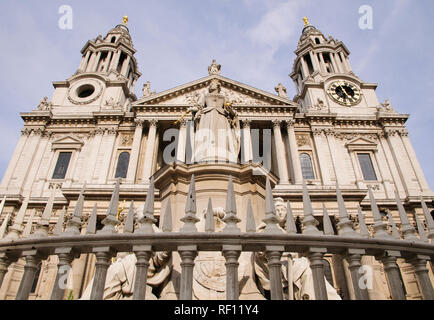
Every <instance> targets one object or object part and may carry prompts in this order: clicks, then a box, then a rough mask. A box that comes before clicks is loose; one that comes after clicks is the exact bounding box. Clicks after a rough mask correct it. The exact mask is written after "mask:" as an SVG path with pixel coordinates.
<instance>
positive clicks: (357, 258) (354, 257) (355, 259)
mask: <svg viewBox="0 0 434 320" xmlns="http://www.w3.org/2000/svg"><path fill="white" fill-rule="evenodd" d="M364 254H365V250H363V249H362V250H359V249H348V251H347V256H346V257H345V259H346V260H347V261H348V265H349V269H350V272H351V282H352V283H353V289H354V295H355V298H356V300H369V295H368V290H367V288H364V289H362V288H361V287H360V278H361V274H360V273H359V270H360V267H361V266H362V262H361V261H362V255H364Z"/></svg>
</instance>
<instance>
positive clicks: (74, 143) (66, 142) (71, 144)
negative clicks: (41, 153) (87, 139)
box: [51, 135, 84, 150]
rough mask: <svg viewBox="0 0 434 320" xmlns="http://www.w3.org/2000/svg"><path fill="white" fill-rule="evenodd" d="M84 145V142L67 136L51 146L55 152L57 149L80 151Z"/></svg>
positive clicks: (55, 141)
mask: <svg viewBox="0 0 434 320" xmlns="http://www.w3.org/2000/svg"><path fill="white" fill-rule="evenodd" d="M83 145H84V142H83V141H81V140H80V139H79V138H77V137H74V136H70V135H68V136H65V137H61V138H59V139H56V140H54V141H53V143H52V144H51V147H52V149H53V150H55V149H80V148H81V147H82V146H83Z"/></svg>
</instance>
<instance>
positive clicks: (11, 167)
mask: <svg viewBox="0 0 434 320" xmlns="http://www.w3.org/2000/svg"><path fill="white" fill-rule="evenodd" d="M29 136H30V130H28V129H27V128H24V129H23V130H22V131H21V137H20V139H19V140H18V143H17V146H16V147H15V151H14V153H13V155H12V158H11V160H10V162H9V165H8V168H7V170H6V172H5V174H4V176H3V180H2V183H1V186H0V187H1V188H2V189H6V188H7V186H8V184H9V181H10V180H11V178H12V174H13V172H14V170H15V167H16V166H17V164H18V160H19V159H20V157H21V154H22V153H23V151H24V150H25V149H24V146H25V145H26V142H27V140H28V139H29Z"/></svg>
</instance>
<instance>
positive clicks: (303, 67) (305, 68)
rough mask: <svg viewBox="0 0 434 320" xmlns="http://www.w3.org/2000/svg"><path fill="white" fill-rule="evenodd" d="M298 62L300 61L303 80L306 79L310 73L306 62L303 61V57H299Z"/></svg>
mask: <svg viewBox="0 0 434 320" xmlns="http://www.w3.org/2000/svg"><path fill="white" fill-rule="evenodd" d="M300 60H301V65H302V68H301V69H302V72H303V75H304V78H305V79H306V78H307V77H308V76H309V75H310V73H309V67H308V66H307V64H306V61H304V57H301V58H300Z"/></svg>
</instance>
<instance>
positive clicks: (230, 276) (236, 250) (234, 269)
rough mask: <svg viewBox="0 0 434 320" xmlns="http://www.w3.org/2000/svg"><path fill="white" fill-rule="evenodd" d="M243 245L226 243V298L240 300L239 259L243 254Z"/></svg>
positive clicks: (224, 252) (224, 253)
mask: <svg viewBox="0 0 434 320" xmlns="http://www.w3.org/2000/svg"><path fill="white" fill-rule="evenodd" d="M241 250H242V248H241V246H238V245H224V246H223V256H224V257H225V259H226V263H225V266H226V299H227V300H238V297H239V294H240V292H239V283H238V266H239V262H238V259H239V257H240V254H241Z"/></svg>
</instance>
